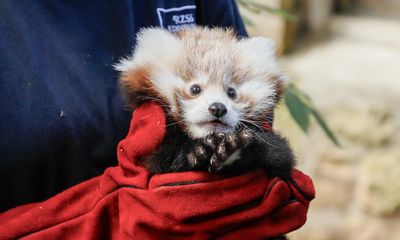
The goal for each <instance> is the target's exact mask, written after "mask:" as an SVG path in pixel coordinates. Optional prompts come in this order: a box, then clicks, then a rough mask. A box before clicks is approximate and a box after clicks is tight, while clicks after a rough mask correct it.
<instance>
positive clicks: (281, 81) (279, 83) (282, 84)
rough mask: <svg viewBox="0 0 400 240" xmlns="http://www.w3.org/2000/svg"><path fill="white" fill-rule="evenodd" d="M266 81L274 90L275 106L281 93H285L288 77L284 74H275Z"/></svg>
mask: <svg viewBox="0 0 400 240" xmlns="http://www.w3.org/2000/svg"><path fill="white" fill-rule="evenodd" d="M268 78H269V79H268V81H269V82H271V83H272V86H273V88H274V90H275V97H274V100H275V104H276V103H278V102H279V100H280V99H281V98H282V95H283V93H284V92H285V89H286V86H287V82H288V76H287V75H286V73H283V72H277V73H273V74H271V75H269V77H268Z"/></svg>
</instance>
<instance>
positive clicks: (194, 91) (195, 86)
mask: <svg viewBox="0 0 400 240" xmlns="http://www.w3.org/2000/svg"><path fill="white" fill-rule="evenodd" d="M190 92H191V93H192V94H193V95H197V94H200V93H201V87H200V85H198V84H193V85H192V86H191V87H190Z"/></svg>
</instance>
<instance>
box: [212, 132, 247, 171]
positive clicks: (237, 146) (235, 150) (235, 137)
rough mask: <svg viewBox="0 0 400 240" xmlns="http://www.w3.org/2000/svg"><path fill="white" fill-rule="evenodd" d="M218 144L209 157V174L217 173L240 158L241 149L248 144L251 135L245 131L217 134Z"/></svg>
mask: <svg viewBox="0 0 400 240" xmlns="http://www.w3.org/2000/svg"><path fill="white" fill-rule="evenodd" d="M217 138H218V140H219V144H218V146H217V147H216V149H215V153H214V154H213V155H212V156H211V158H210V161H209V166H208V171H209V172H219V171H221V170H222V169H223V168H224V166H227V165H230V164H231V163H233V162H234V161H236V160H238V159H239V158H240V154H241V149H242V148H244V147H246V146H247V145H249V144H250V142H251V140H252V138H253V134H252V133H251V132H250V131H249V130H247V129H245V130H242V131H240V132H234V133H227V134H221V133H218V134H217Z"/></svg>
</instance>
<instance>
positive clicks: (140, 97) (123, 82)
mask: <svg viewBox="0 0 400 240" xmlns="http://www.w3.org/2000/svg"><path fill="white" fill-rule="evenodd" d="M136 39H137V42H136V46H135V49H134V51H133V54H132V55H131V56H129V57H126V58H124V59H121V61H120V62H119V63H118V64H116V65H115V66H114V67H115V69H116V70H117V71H119V72H120V73H121V78H120V86H121V89H122V93H123V94H124V96H125V98H126V99H127V101H128V103H129V104H130V105H132V106H134V107H135V106H137V105H138V104H140V103H142V102H143V101H144V100H145V99H149V98H153V99H154V98H156V99H157V100H160V101H162V100H163V99H162V98H161V96H159V94H158V93H157V92H156V91H155V87H154V86H153V85H154V84H155V83H154V81H152V80H154V79H152V78H151V77H152V76H151V73H152V72H156V71H158V70H159V69H164V68H168V67H169V65H171V64H172V63H173V62H174V61H175V59H176V58H177V55H178V53H179V50H181V49H182V46H181V40H180V39H178V38H177V37H176V36H175V35H173V34H172V33H170V32H168V31H167V30H165V29H162V28H146V29H142V30H141V31H140V32H139V33H138V35H137V36H136ZM157 69H158V70H157Z"/></svg>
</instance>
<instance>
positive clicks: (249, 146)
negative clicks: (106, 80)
mask: <svg viewBox="0 0 400 240" xmlns="http://www.w3.org/2000/svg"><path fill="white" fill-rule="evenodd" d="M116 69H117V70H118V71H120V72H121V78H120V84H121V88H122V91H123V93H124V95H125V97H126V99H127V100H128V102H129V104H130V105H131V106H133V107H137V106H138V105H140V104H141V103H143V102H144V101H156V102H158V103H159V104H160V105H161V106H162V107H163V108H164V111H165V113H166V118H167V132H166V137H165V139H164V141H163V143H162V144H161V145H160V146H159V148H158V149H157V150H156V151H154V152H153V153H152V154H150V155H149V156H147V157H145V158H144V159H142V162H143V165H144V166H145V167H146V168H147V169H148V170H149V171H150V172H151V173H153V174H155V173H167V172H179V171H187V170H205V171H210V172H227V173H237V172H242V171H247V170H251V169H254V168H260V167H262V168H264V169H265V170H266V171H267V172H268V173H269V174H270V175H271V176H280V177H288V176H289V175H290V172H291V169H292V168H293V166H294V157H293V154H292V151H291V149H290V147H289V146H288V144H287V142H286V140H285V139H284V138H282V137H280V136H279V135H278V134H276V133H275V132H273V131H269V130H266V129H264V128H263V125H264V124H265V122H267V121H268V120H270V119H269V118H271V116H272V113H273V109H274V107H275V105H276V103H277V102H278V101H279V99H280V97H281V94H282V91H283V86H284V82H285V79H286V78H285V75H284V74H283V73H282V71H281V70H280V69H279V67H278V65H277V63H276V58H275V46H274V43H273V42H272V41H271V40H269V39H265V38H262V37H254V38H243V39H238V38H237V37H236V35H235V33H234V32H233V31H231V30H225V29H218V28H214V29H208V28H202V27H196V28H193V29H186V30H183V31H181V32H178V33H176V34H172V33H170V32H168V31H166V30H164V29H160V28H148V29H144V30H142V31H141V32H140V33H139V34H138V36H137V44H136V48H135V50H134V53H133V55H132V56H130V57H128V58H126V59H123V60H121V62H120V63H119V64H118V65H117V66H116Z"/></svg>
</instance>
